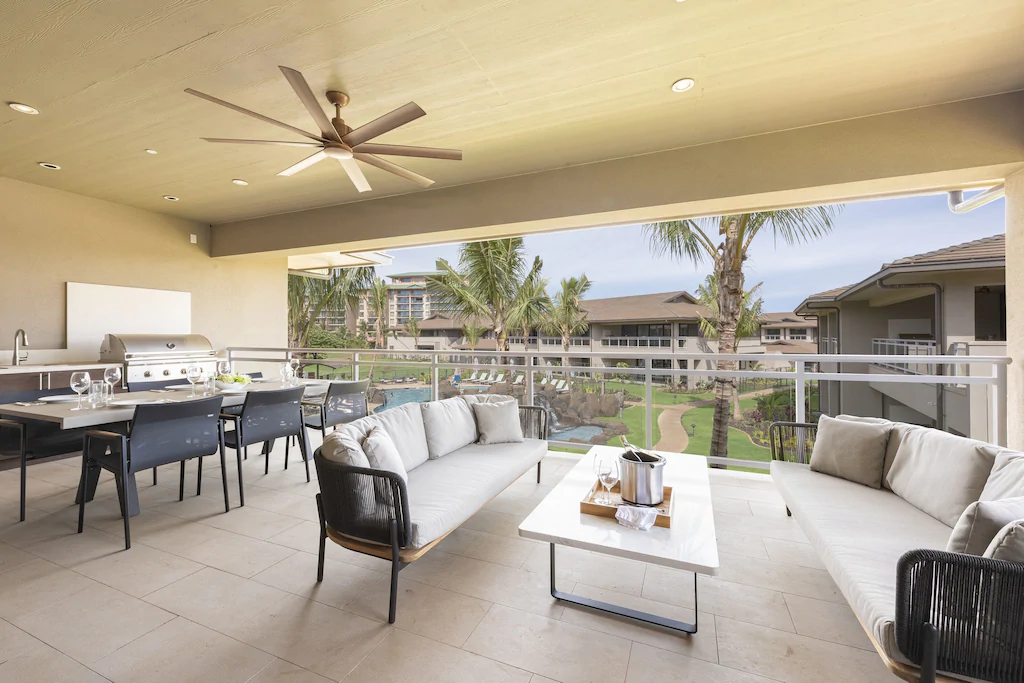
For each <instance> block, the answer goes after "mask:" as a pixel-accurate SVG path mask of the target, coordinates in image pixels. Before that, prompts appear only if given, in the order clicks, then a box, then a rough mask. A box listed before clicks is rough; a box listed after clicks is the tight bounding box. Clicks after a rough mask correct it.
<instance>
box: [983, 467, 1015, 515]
mask: <svg viewBox="0 0 1024 683" xmlns="http://www.w3.org/2000/svg"><path fill="white" fill-rule="evenodd" d="M1020 496H1024V453H1017V452H1015V451H1006V450H1003V451H1000V452H999V453H997V454H996V463H995V465H993V466H992V472H991V473H990V474H989V475H988V481H986V482H985V488H984V489H983V490H982V492H981V498H980V499H979V500H1002V499H1004V498H1017V497H1020ZM1021 516H1022V517H1024V515H1021Z"/></svg>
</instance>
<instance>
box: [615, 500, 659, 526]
mask: <svg viewBox="0 0 1024 683" xmlns="http://www.w3.org/2000/svg"><path fill="white" fill-rule="evenodd" d="M657 518H658V511H657V510H656V509H655V508H641V507H634V506H632V505H620V506H619V509H618V510H617V511H616V512H615V519H617V520H619V524H621V525H622V526H624V527H628V528H630V529H636V530H637V531H647V530H648V529H650V528H651V527H652V526H654V521H655V520H656V519H657Z"/></svg>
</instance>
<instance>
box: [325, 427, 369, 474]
mask: <svg viewBox="0 0 1024 683" xmlns="http://www.w3.org/2000/svg"><path fill="white" fill-rule="evenodd" d="M320 454H321V455H322V456H323V457H324V458H325V459H326V460H330V461H331V462H337V463H341V464H342V465H349V466H351V467H369V466H370V461H369V460H368V459H367V458H366V453H364V452H363V447H362V445H361V444H360V442H359V441H358V440H357V439H356V438H355V437H354V436H353V435H352V434H351V433H349V432H346V431H344V430H342V429H339V430H336V431H333V432H331V433H330V434H328V435H327V436H326V437H325V438H324V443H323V445H322V446H321V447H320Z"/></svg>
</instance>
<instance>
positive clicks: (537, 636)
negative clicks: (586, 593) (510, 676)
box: [464, 605, 630, 683]
mask: <svg viewBox="0 0 1024 683" xmlns="http://www.w3.org/2000/svg"><path fill="white" fill-rule="evenodd" d="M464 649H466V650H469V651H470V652H475V653H477V654H480V655H484V656H485V657H490V658H491V659H496V660H498V661H499V662H504V663H505V664H510V665H512V666H515V667H518V668H521V669H526V670H528V671H532V672H534V673H539V674H541V675H544V676H547V677H549V678H554V679H555V680H558V681H562V682H563V683H621V681H622V680H623V678H624V676H625V674H626V663H627V661H628V660H629V650H630V642H629V641H628V640H626V639H624V638H618V637H616V636H610V635H607V634H605V633H600V632H598V631H592V630H590V629H586V628H580V627H578V626H574V625H572V624H567V623H565V622H562V621H556V620H554V619H548V618H546V617H540V616H537V615H534V614H528V613H526V612H522V611H520V610H516V609H511V608H509V607H503V606H501V605H495V606H494V607H492V608H491V609H490V611H488V612H487V615H486V616H485V617H484V619H483V621H482V622H480V625H479V626H478V627H477V629H476V630H475V631H474V632H473V635H471V636H470V637H469V640H468V641H467V642H466V644H465V646H464Z"/></svg>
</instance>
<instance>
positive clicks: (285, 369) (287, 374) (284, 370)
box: [281, 363, 294, 384]
mask: <svg viewBox="0 0 1024 683" xmlns="http://www.w3.org/2000/svg"><path fill="white" fill-rule="evenodd" d="M293 374H294V372H293V371H292V366H291V365H290V364H288V363H282V364H281V381H282V382H284V383H285V384H290V383H291V381H292V375H293Z"/></svg>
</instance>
